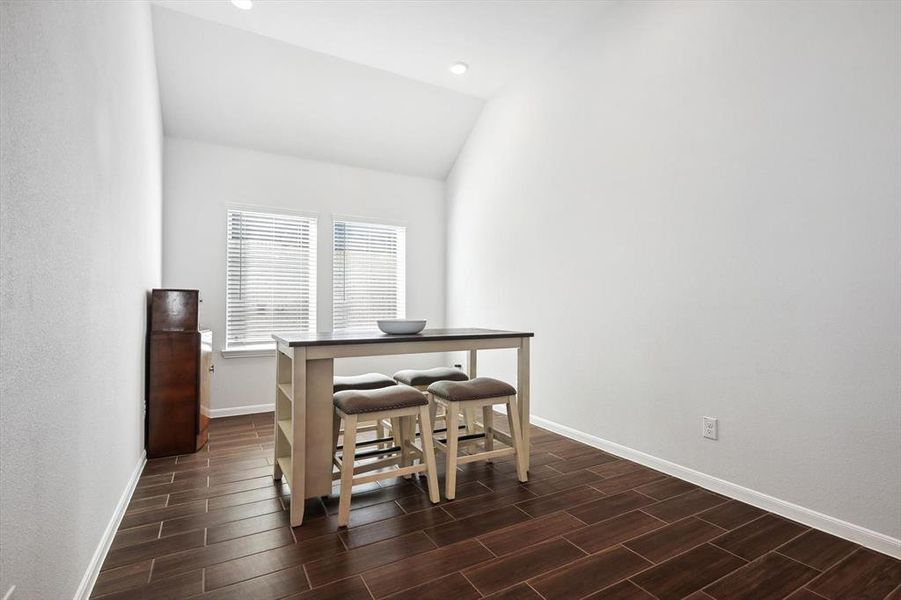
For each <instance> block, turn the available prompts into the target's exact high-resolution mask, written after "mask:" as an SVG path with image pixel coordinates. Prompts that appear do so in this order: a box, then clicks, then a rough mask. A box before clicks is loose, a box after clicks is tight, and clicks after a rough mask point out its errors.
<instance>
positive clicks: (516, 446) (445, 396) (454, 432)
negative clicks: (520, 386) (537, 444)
mask: <svg viewBox="0 0 901 600" xmlns="http://www.w3.org/2000/svg"><path fill="white" fill-rule="evenodd" d="M428 392H429V393H430V394H431V395H432V398H433V399H434V401H435V402H437V403H439V404H443V405H444V406H445V407H446V409H445V411H446V414H447V438H446V439H444V440H438V439H436V440H435V445H436V446H437V447H438V449H439V450H443V451H444V452H445V453H446V455H447V467H446V468H445V486H446V488H445V492H444V495H445V496H447V499H448V500H453V499H454V497H455V496H456V487H457V465H462V464H466V463H470V462H473V461H476V460H491V459H493V458H498V457H501V456H510V455H514V456H515V459H516V477H517V479H519V481H521V482H525V481H527V480H528V473H526V467H525V458H526V452H528V450H527V449H526V448H524V447H523V443H522V432H521V431H520V425H519V411H518V407H517V402H516V389H515V388H514V387H513V386H512V385H510V384H508V383H504V382H503V381H499V380H497V379H491V378H490V377H476V378H475V379H470V380H469V381H439V382H437V383H433V384H432V385H430V386H429V387H428ZM496 404H505V405H506V406H507V422H508V423H509V424H510V435H509V436H508V435H507V434H505V433H503V432H501V431H497V430H496V429H495V428H494V424H493V411H492V406H494V405H496ZM478 407H482V426H483V428H484V432H485V435H484V440H485V446H484V447H485V449H484V451H482V452H477V453H474V454H467V455H465V456H459V457H458V456H457V452H458V450H459V444H460V442H461V441H464V442H478V440H479V439H481V438H482V436H481V435H479V434H475V435H464V436H462V437H461V436H460V430H459V428H458V427H457V419H458V418H459V414H460V409H461V408H464V409H466V408H470V409H475V408H478ZM494 440H498V441H501V442H503V443H505V444H507V446H509V447H508V448H502V449H500V450H495V449H494Z"/></svg>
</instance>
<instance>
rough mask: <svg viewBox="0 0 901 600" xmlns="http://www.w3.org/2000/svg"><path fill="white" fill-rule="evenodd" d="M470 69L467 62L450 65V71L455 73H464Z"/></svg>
mask: <svg viewBox="0 0 901 600" xmlns="http://www.w3.org/2000/svg"><path fill="white" fill-rule="evenodd" d="M468 70H469V65H467V64H466V63H465V62H455V63H454V64H452V65H451V66H450V72H451V73H453V74H454V75H463V74H464V73H466V71H468Z"/></svg>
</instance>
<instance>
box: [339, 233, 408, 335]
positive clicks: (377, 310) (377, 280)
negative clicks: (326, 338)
mask: <svg viewBox="0 0 901 600" xmlns="http://www.w3.org/2000/svg"><path fill="white" fill-rule="evenodd" d="M334 240H335V241H334V248H335V253H334V265H333V267H334V268H333V270H332V277H333V279H332V282H333V285H332V291H333V305H334V327H335V329H336V330H338V329H375V327H376V323H375V322H376V320H378V319H397V318H403V317H404V315H405V314H406V311H407V309H406V276H405V272H406V228H405V227H397V226H393V225H378V224H374V223H358V222H354V221H338V220H336V221H335V229H334Z"/></svg>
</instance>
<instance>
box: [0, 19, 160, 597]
mask: <svg viewBox="0 0 901 600" xmlns="http://www.w3.org/2000/svg"><path fill="white" fill-rule="evenodd" d="M0 104H2V112H0V130H2V135H0V140H2V142H0V171H2V184H0V199H2V200H0V211H2V219H0V223H2V225H0V255H2V260H0V280H2V296H0V302H2V306H0V330H2V336H0V364H2V369H0V415H2V418H0V458H2V460H0V479H2V487H3V491H2V494H0V498H2V499H0V522H2V523H0V539H2V542H0V543H2V546H3V550H2V553H0V594H4V593H6V591H7V590H8V588H9V587H10V586H12V585H16V586H17V590H16V593H15V596H14V598H15V599H16V600H26V599H35V600H44V599H49V598H53V599H57V598H72V597H73V596H74V595H75V594H76V591H77V589H78V588H79V585H80V582H81V581H82V577H83V576H84V575H85V573H86V571H87V570H88V567H89V563H90V562H91V560H92V556H93V554H94V552H95V550H96V549H97V547H98V545H99V543H100V541H101V536H102V535H103V533H104V530H105V529H106V528H107V526H108V524H109V522H110V520H111V518H112V517H113V514H114V511H115V509H116V507H117V503H118V502H119V500H120V498H121V496H122V494H123V492H124V490H125V488H126V486H127V484H128V482H129V479H130V477H131V476H132V474H133V472H134V471H135V468H136V466H137V465H138V464H139V459H140V457H141V454H142V450H143V445H144V443H143V398H144V383H143V373H144V358H143V356H144V334H145V326H146V294H147V291H148V290H149V289H151V288H152V287H155V286H157V285H158V284H159V282H160V219H161V217H160V211H161V207H160V205H161V201H160V177H161V175H160V165H161V126H160V114H159V99H158V92H157V86H156V71H155V67H154V62H153V43H152V38H151V31H150V10H149V8H148V7H147V6H146V5H143V4H134V3H59V2H54V3H47V2H15V3H7V2H4V3H2V4H0Z"/></svg>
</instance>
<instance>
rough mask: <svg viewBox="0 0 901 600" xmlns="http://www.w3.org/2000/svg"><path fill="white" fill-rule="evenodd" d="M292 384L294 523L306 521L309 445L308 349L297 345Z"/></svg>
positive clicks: (292, 497) (292, 489)
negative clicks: (307, 455)
mask: <svg viewBox="0 0 901 600" xmlns="http://www.w3.org/2000/svg"><path fill="white" fill-rule="evenodd" d="M293 369H294V373H293V384H294V385H293V386H292V390H291V392H292V394H291V395H292V397H293V402H292V404H291V429H292V432H291V433H292V435H291V438H292V440H291V442H292V443H291V474H290V476H289V478H288V481H289V483H290V485H291V515H290V518H291V527H298V526H299V525H301V524H302V523H303V505H304V497H305V494H304V490H305V489H306V478H305V474H306V468H305V463H306V447H307V428H306V423H307V351H306V348H295V349H294V365H293Z"/></svg>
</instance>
